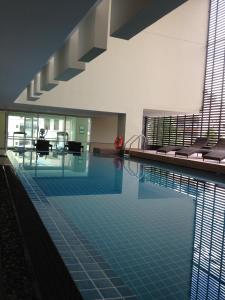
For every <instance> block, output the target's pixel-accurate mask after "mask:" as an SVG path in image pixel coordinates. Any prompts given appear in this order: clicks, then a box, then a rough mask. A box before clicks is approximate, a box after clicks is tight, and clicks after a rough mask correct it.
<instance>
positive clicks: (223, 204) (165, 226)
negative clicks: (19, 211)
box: [9, 152, 225, 300]
mask: <svg viewBox="0 0 225 300" xmlns="http://www.w3.org/2000/svg"><path fill="white" fill-rule="evenodd" d="M9 157H10V160H11V162H12V163H13V165H14V167H15V169H16V170H17V173H18V175H19V176H20V179H21V181H22V183H23V184H24V187H25V188H26V190H27V192H28V194H29V196H30V198H31V201H32V202H33V204H34V206H35V208H36V209H37V211H38V213H39V215H40V217H41V219H42V221H43V223H44V224H45V226H46V228H47V230H48V232H49V234H50V236H51V238H52V240H53V241H54V243H55V245H56V247H57V249H58V251H59V253H60V255H61V256H62V258H63V260H64V262H65V265H66V266H67V268H68V270H69V272H70V274H71V276H72V278H73V280H74V282H75V284H76V285H77V287H78V288H79V290H80V292H81V294H82V296H83V298H84V299H85V300H86V299H87V300H88V299H127V300H128V299H130V300H132V299H143V300H144V299H148V300H150V299H157V300H159V299H179V300H183V299H215V300H216V299H225V265H224V256H223V252H224V248H223V247H224V234H225V230H224V209H225V184H224V185H223V179H222V180H220V181H221V182H220V183H219V184H218V182H215V180H210V178H209V179H208V178H207V180H206V179H205V177H204V176H203V177H201V178H198V177H197V176H193V174H191V175H190V174H188V173H186V174H185V172H184V171H182V172H180V170H175V169H172V168H167V167H166V166H163V167H162V166H161V165H157V164H156V163H154V164H151V163H150V162H147V161H137V160H135V161H133V160H131V159H126V160H123V159H120V158H110V157H100V156H92V155H88V154H87V153H84V154H82V155H81V156H73V155H71V154H62V153H60V154H59V153H56V152H54V153H51V154H50V155H48V156H43V157H40V156H37V155H36V153H32V152H25V153H24V154H22V155H21V154H18V153H16V154H15V153H12V152H9ZM203 175H204V174H203Z"/></svg>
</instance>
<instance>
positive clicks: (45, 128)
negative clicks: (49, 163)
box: [7, 112, 91, 150]
mask: <svg viewBox="0 0 225 300" xmlns="http://www.w3.org/2000/svg"><path fill="white" fill-rule="evenodd" d="M90 124H91V122H90V119H89V118H78V117H73V116H63V115H47V114H34V113H33V114H29V113H21V112H10V113H8V135H7V146H8V148H11V147H12V148H15V147H16V148H28V149H29V148H33V147H34V145H35V143H36V141H37V139H40V138H44V139H46V140H49V141H50V143H51V145H52V146H53V149H64V146H65V144H66V143H67V141H68V140H70V141H79V142H81V143H82V144H83V146H84V149H85V150H88V147H89V138H90Z"/></svg>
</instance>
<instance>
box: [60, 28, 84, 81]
mask: <svg viewBox="0 0 225 300" xmlns="http://www.w3.org/2000/svg"><path fill="white" fill-rule="evenodd" d="M78 43H79V34H78V31H76V32H74V33H73V34H72V35H71V37H70V38H69V39H68V40H67V41H66V43H65V44H64V45H63V47H62V48H61V49H60V50H59V51H58V52H57V53H56V57H55V79H56V80H62V81H67V80H70V79H71V78H73V77H75V76H77V75H79V74H80V73H81V72H83V71H84V70H85V63H84V62H81V61H78Z"/></svg>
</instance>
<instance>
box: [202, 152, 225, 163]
mask: <svg viewBox="0 0 225 300" xmlns="http://www.w3.org/2000/svg"><path fill="white" fill-rule="evenodd" d="M203 158H204V159H213V160H219V161H221V160H222V159H224V158H225V150H213V151H210V152H209V153H206V154H205V155H204V156H203Z"/></svg>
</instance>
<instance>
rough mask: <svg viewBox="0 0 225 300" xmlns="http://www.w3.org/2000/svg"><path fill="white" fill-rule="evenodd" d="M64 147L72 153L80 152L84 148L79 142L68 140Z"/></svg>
mask: <svg viewBox="0 0 225 300" xmlns="http://www.w3.org/2000/svg"><path fill="white" fill-rule="evenodd" d="M65 149H66V150H68V151H69V152H73V153H81V152H82V151H83V150H84V146H82V144H81V142H75V141H68V142H67V144H66V145H65Z"/></svg>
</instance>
